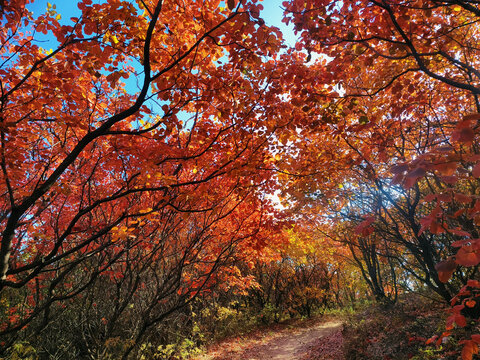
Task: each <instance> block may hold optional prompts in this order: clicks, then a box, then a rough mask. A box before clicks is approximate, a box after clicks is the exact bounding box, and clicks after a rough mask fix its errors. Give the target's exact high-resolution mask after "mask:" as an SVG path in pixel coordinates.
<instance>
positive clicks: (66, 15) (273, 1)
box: [28, 0, 295, 46]
mask: <svg viewBox="0 0 480 360" xmlns="http://www.w3.org/2000/svg"><path fill="white" fill-rule="evenodd" d="M167 1H168V0H167ZM48 2H49V3H50V4H52V5H56V7H57V9H56V10H57V12H58V13H59V14H60V15H62V19H64V20H67V19H70V18H71V17H72V16H78V8H77V1H70V0H57V1H55V0H49V1H48ZM261 4H262V5H263V7H264V10H263V11H262V13H261V16H262V17H263V19H264V20H265V22H266V23H267V24H268V25H273V26H276V27H278V28H279V29H280V30H281V31H282V33H283V35H284V37H285V40H286V41H287V43H288V45H290V46H293V45H295V36H294V35H293V31H292V27H291V26H290V27H287V26H286V25H285V24H284V23H282V16H283V10H282V8H281V4H282V1H281V0H264V1H262V2H261ZM28 8H29V9H30V10H32V11H34V13H36V14H40V13H43V12H45V10H46V8H47V0H35V1H34V3H33V4H30V5H29V6H28Z"/></svg>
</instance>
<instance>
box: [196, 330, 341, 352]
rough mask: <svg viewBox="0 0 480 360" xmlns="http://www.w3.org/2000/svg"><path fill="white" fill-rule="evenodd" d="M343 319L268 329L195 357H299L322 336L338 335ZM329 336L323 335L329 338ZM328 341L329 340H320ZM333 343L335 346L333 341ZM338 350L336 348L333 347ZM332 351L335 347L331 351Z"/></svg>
mask: <svg viewBox="0 0 480 360" xmlns="http://www.w3.org/2000/svg"><path fill="white" fill-rule="evenodd" d="M342 325H343V324H342V323H341V322H340V321H329V322H323V323H317V324H314V325H312V326H309V327H306V328H294V329H284V330H281V331H278V332H275V333H273V334H272V333H270V334H268V335H266V336H264V337H262V338H261V339H247V340H245V341H241V342H236V343H233V344H232V343H229V344H225V343H224V344H223V345H221V346H220V347H219V348H218V349H217V350H216V351H213V352H210V353H209V354H206V355H203V356H200V357H198V358H196V360H300V359H307V358H308V357H306V356H307V354H308V353H309V352H310V351H311V350H312V349H314V348H315V347H318V345H319V343H321V342H322V338H325V337H328V336H329V335H332V336H334V337H338V336H341V329H342ZM329 340H330V339H325V341H329ZM323 345H328V344H323ZM332 346H338V344H335V341H333V343H332ZM333 350H338V349H333ZM334 352H335V351H334ZM314 358H315V359H335V360H336V359H338V357H337V356H332V357H330V356H327V357H316V356H315V357H314Z"/></svg>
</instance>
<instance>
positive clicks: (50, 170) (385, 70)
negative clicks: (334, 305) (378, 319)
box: [0, 0, 480, 360]
mask: <svg viewBox="0 0 480 360" xmlns="http://www.w3.org/2000/svg"><path fill="white" fill-rule="evenodd" d="M58 5H59V4H58ZM75 5H76V7H75V9H74V10H72V9H70V10H72V11H73V13H74V14H73V15H72V16H67V15H66V14H64V13H62V11H61V10H60V6H59V9H57V7H56V6H55V4H53V3H52V4H50V3H47V7H46V9H44V8H42V9H39V6H38V4H36V2H35V1H33V0H10V1H9V0H5V1H0V22H1V26H0V174H1V176H0V228H1V243H0V344H1V348H2V350H1V351H0V354H2V355H3V353H5V354H9V353H11V351H12V350H11V349H12V348H14V345H15V344H18V343H22V344H25V343H27V342H31V343H33V342H34V340H33V339H35V338H38V337H39V336H41V335H39V334H41V332H42V331H43V330H45V329H53V328H54V329H57V332H62V331H63V332H65V333H67V332H68V331H67V330H65V329H70V330H69V331H73V330H72V329H75V328H76V326H78V324H83V325H82V326H83V327H82V328H81V330H80V332H81V333H82V334H83V335H82V338H81V339H80V340H79V339H78V337H77V338H75V339H76V340H71V341H72V343H71V345H70V346H71V347H72V348H75V349H77V351H78V353H77V355H78V356H80V357H81V356H83V357H86V356H91V357H95V356H97V358H99V357H100V355H99V353H95V352H94V351H100V350H99V349H102V348H103V349H110V348H111V349H114V348H115V349H114V350H115V353H116V354H121V356H122V357H123V358H125V359H126V358H139V356H140V355H139V354H147V353H148V351H150V350H148V346H147V345H145V344H150V343H155V341H157V340H158V341H163V340H162V339H157V338H155V337H156V336H157V337H158V336H159V335H158V333H159V331H158V329H159V328H160V327H161V326H162V325H161V324H163V323H164V322H165V320H166V319H167V318H169V317H170V316H171V315H172V314H174V313H179V312H184V311H187V310H186V309H187V308H188V306H191V307H192V306H194V305H193V304H194V303H195V301H197V300H198V299H202V298H205V299H206V298H208V297H209V296H210V297H211V298H215V299H218V296H219V295H218V294H226V293H229V292H236V293H237V294H247V293H248V292H249V291H250V292H251V294H253V295H252V296H253V297H255V298H256V299H257V300H258V304H260V305H261V306H262V307H265V306H266V304H267V303H268V304H272V303H275V304H276V306H277V309H278V308H279V307H281V304H283V303H288V304H290V305H289V306H288V309H287V307H286V308H285V309H284V310H285V311H286V312H287V311H290V312H291V313H292V312H300V313H302V312H303V313H305V314H307V313H308V315H309V314H310V311H311V309H312V306H314V305H313V304H326V303H328V302H329V301H333V300H332V299H333V298H335V299H336V300H337V301H338V302H341V299H347V298H349V299H352V301H353V299H354V298H355V296H358V294H357V293H356V291H355V290H354V289H355V286H357V288H358V286H359V285H353V282H354V280H353V278H352V276H351V273H352V271H354V272H358V273H360V274H361V275H362V278H363V281H364V283H365V284H366V288H365V292H368V293H369V294H371V295H372V296H373V297H374V298H375V299H376V300H378V301H380V302H394V301H396V299H397V297H398V295H399V293H402V292H408V291H412V290H418V289H429V290H430V291H432V292H433V293H435V294H436V295H437V296H438V297H439V298H440V299H443V300H444V301H446V302H449V303H450V304H451V306H452V307H451V309H450V312H451V314H450V315H449V317H448V319H447V321H446V331H445V332H444V333H443V334H442V335H441V336H439V337H438V340H435V341H436V342H438V344H440V343H441V341H442V339H443V338H446V337H448V336H449V335H450V334H451V332H452V331H455V330H456V329H459V328H469V327H471V326H472V325H471V323H470V322H471V321H473V320H478V318H479V316H480V282H479V281H480V279H478V273H477V272H478V271H477V268H478V265H479V264H480V231H479V230H480V229H479V226H480V197H479V196H480V187H479V185H480V183H479V180H478V179H479V178H480V148H479V142H478V134H479V124H480V100H479V95H480V60H479V59H480V47H479V41H478V38H479V35H480V34H479V30H480V29H479V25H478V20H479V18H480V9H479V8H478V4H477V2H475V1H470V0H467V1H463V0H448V1H436V0H435V1H430V0H428V1H427V0H418V1H400V0H398V1H397V0H381V1H376V0H365V1H363V0H362V1H349V0H347V1H345V0H342V1H336V0H334V1H330V0H329V1H323V0H290V1H285V2H283V4H282V7H283V9H284V19H283V21H284V22H285V23H286V24H289V25H290V26H291V28H292V29H294V32H295V34H296V35H297V37H298V38H297V42H296V44H295V46H294V47H289V46H287V45H286V43H285V41H284V40H283V35H282V33H281V32H280V30H279V29H278V28H277V27H274V26H271V25H269V23H268V21H267V22H266V21H265V20H268V14H267V13H263V12H262V10H263V7H264V6H263V5H262V2H261V1H257V0H240V1H239V0H228V1H226V2H223V1H219V0H204V1H178V0H163V1H162V0H160V1H156V0H138V1H118V0H108V1H95V2H92V1H91V0H83V1H78V2H77V3H76V4H75ZM264 5H266V3H265V4H264ZM278 5H279V4H278ZM70 10H69V11H70ZM262 16H263V17H264V18H265V20H264V19H263V18H262ZM274 194H275V195H274ZM277 198H279V200H278V201H277V200H276V199H277ZM279 202H282V206H280V204H279ZM292 259H296V260H295V261H298V263H295V264H296V265H295V266H293V265H292V261H293V260H292ZM353 268H355V270H352V269H353ZM265 274H267V275H268V276H265ZM273 283H276V284H277V285H276V287H275V286H273V285H272V284H273ZM269 284H270V285H269ZM282 284H283V285H282ZM267 289H269V290H268V291H267ZM281 289H284V290H285V291H283V290H281ZM292 289H295V290H292ZM289 290H292V291H290V292H289ZM216 296H217V297H216ZM260 305H259V306H260ZM276 314H277V313H276ZM69 321H71V323H69ZM75 324H77V325H75ZM62 326H64V327H65V328H62ZM155 329H156V331H154V330H155ZM471 330H472V331H473V335H471V336H469V337H468V338H465V339H463V340H462V344H463V347H462V349H463V350H462V356H463V359H464V360H467V359H471V358H472V356H473V355H474V354H476V353H478V346H479V344H480V335H477V334H475V331H477V330H475V329H473V328H472V329H471ZM75 331H78V328H77V330H75ZM72 339H73V338H72ZM112 339H116V340H115V341H113V340H112ZM118 339H122V342H121V344H120V343H119V342H118V341H119V340H118ZM125 339H127V340H125ZM44 340H45V341H47V339H46V338H45V339H44ZM55 341H56V340H53V338H52V343H55ZM165 341H166V340H165ZM432 341H433V340H432ZM106 344H107V345H108V346H107V345H106ZM112 344H113V345H112ZM94 349H97V350H94ZM114 350H112V351H114ZM145 356H147V355H145Z"/></svg>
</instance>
